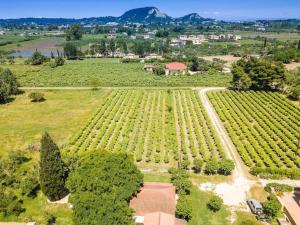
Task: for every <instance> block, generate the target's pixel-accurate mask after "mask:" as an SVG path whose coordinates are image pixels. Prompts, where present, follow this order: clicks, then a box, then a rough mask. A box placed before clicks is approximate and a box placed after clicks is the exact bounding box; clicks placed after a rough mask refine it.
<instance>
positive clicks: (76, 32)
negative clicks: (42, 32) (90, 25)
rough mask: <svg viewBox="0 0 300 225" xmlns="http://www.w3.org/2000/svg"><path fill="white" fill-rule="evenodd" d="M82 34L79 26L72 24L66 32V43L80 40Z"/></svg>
mask: <svg viewBox="0 0 300 225" xmlns="http://www.w3.org/2000/svg"><path fill="white" fill-rule="evenodd" d="M82 35H83V32H82V30H81V26H80V25H79V24H74V25H72V26H70V28H69V29H68V30H67V31H66V39H67V41H74V40H80V39H81V38H82Z"/></svg>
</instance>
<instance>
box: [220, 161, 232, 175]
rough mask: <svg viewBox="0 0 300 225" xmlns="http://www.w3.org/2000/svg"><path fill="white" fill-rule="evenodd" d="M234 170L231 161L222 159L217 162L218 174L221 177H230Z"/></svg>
mask: <svg viewBox="0 0 300 225" xmlns="http://www.w3.org/2000/svg"><path fill="white" fill-rule="evenodd" d="M233 170H234V163H233V161H232V160H228V159H223V160H221V161H220V162H219V170H218V173H219V174H222V175H225V176H227V175H230V174H231V172H232V171H233Z"/></svg>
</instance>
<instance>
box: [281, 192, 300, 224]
mask: <svg viewBox="0 0 300 225" xmlns="http://www.w3.org/2000/svg"><path fill="white" fill-rule="evenodd" d="M279 201H280V202H281V204H282V205H283V207H284V208H285V211H286V212H287V214H288V215H289V216H290V217H291V218H290V219H292V220H293V222H294V224H297V225H300V213H299V212H300V206H299V205H298V202H299V201H300V195H293V194H285V195H283V196H282V197H279Z"/></svg>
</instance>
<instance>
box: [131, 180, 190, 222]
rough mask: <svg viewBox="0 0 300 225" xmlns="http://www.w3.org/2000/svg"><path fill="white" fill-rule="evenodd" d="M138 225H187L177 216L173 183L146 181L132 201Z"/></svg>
mask: <svg viewBox="0 0 300 225" xmlns="http://www.w3.org/2000/svg"><path fill="white" fill-rule="evenodd" d="M130 208H132V209H133V210H134V221H135V224H136V225H186V224H187V223H186V221H184V220H181V219H177V218H176V217H175V210H176V193H175V187H174V186H173V185H172V184H164V183H145V184H144V187H143V188H142V190H141V192H140V193H139V194H138V195H137V197H135V198H133V199H132V200H131V201H130Z"/></svg>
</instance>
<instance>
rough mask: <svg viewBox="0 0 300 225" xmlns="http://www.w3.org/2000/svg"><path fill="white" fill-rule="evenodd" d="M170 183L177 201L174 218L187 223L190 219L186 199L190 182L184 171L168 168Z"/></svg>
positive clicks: (190, 211)
mask: <svg viewBox="0 0 300 225" xmlns="http://www.w3.org/2000/svg"><path fill="white" fill-rule="evenodd" d="M169 173H170V174H171V183H172V184H173V185H174V186H175V187H176V193H177V194H178V195H179V200H178V202H177V205H176V216H177V217H178V218H181V219H185V220H187V221H189V220H191V218H192V208H191V202H190V200H189V199H188V198H187V196H188V195H190V193H191V189H192V182H191V181H190V180H189V174H188V172H187V171H186V170H184V169H180V168H179V169H177V168H170V169H169Z"/></svg>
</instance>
